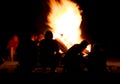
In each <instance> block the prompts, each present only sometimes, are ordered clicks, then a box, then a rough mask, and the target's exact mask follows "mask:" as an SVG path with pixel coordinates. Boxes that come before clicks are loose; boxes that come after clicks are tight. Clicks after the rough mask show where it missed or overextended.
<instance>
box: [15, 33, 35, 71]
mask: <svg viewBox="0 0 120 84" xmlns="http://www.w3.org/2000/svg"><path fill="white" fill-rule="evenodd" d="M18 53H19V56H18V58H17V59H18V61H19V64H20V67H19V71H20V72H25V73H29V72H30V73H31V72H32V71H33V70H34V68H35V65H36V59H37V57H36V56H37V45H36V43H35V39H34V40H33V39H32V37H31V34H30V35H27V36H24V37H23V38H22V39H21V42H20V45H19V48H18Z"/></svg>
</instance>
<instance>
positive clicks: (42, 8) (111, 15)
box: [0, 0, 120, 57]
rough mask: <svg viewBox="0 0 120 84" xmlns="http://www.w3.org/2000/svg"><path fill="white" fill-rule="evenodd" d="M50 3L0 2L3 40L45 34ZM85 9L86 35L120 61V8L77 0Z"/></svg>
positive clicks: (97, 0)
mask: <svg viewBox="0 0 120 84" xmlns="http://www.w3.org/2000/svg"><path fill="white" fill-rule="evenodd" d="M46 1H47V0H4V1H1V3H0V4H1V7H0V9H1V10H0V11H1V16H0V18H1V19H0V20H1V25H0V27H1V28H0V37H1V38H3V37H4V38H3V39H5V38H9V36H10V35H12V34H14V33H17V34H19V35H22V34H24V33H25V34H27V33H28V32H33V31H36V30H38V27H39V29H41V30H43V29H44V28H45V27H47V26H46V25H45V22H46V15H47V13H48V11H49V7H48V6H47V3H46ZM75 2H76V3H78V4H79V5H80V7H81V8H82V9H83V11H84V14H85V16H86V18H87V23H85V24H87V29H86V30H85V32H86V33H87V34H88V35H89V36H90V37H91V38H92V39H91V40H92V41H98V42H100V43H101V44H103V46H104V48H105V49H106V50H107V52H108V53H109V54H110V55H111V56H113V57H120V53H119V50H120V49H119V47H120V44H119V43H120V41H119V35H120V33H119V27H120V26H119V23H118V22H119V17H120V16H119V13H118V12H119V11H118V10H119V7H118V6H119V4H117V3H118V2H115V0H114V2H113V0H112V1H109V2H104V0H75ZM38 23H39V24H38Z"/></svg>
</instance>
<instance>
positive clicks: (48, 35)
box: [45, 30, 53, 39]
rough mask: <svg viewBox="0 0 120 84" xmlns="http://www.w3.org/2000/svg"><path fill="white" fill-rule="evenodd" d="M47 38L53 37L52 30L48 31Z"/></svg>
mask: <svg viewBox="0 0 120 84" xmlns="http://www.w3.org/2000/svg"><path fill="white" fill-rule="evenodd" d="M45 39H53V33H52V32H51V31H50V30H48V31H46V33H45Z"/></svg>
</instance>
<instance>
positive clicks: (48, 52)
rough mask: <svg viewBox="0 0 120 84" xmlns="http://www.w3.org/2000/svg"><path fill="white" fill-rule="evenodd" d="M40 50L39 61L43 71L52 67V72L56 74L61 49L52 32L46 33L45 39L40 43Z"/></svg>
mask: <svg viewBox="0 0 120 84" xmlns="http://www.w3.org/2000/svg"><path fill="white" fill-rule="evenodd" d="M39 50H40V55H39V56H40V57H39V61H40V65H41V67H42V68H43V71H46V68H47V67H50V68H51V70H50V71H51V72H55V69H56V66H57V60H56V55H57V54H58V53H59V47H58V43H57V41H56V40H54V39H53V33H52V32H51V31H49V30H48V31H46V33H45V36H44V39H43V40H41V42H40V46H39Z"/></svg>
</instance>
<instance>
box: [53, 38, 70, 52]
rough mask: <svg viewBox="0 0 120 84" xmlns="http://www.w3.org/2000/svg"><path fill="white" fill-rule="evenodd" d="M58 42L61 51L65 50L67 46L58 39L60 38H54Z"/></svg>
mask: <svg viewBox="0 0 120 84" xmlns="http://www.w3.org/2000/svg"><path fill="white" fill-rule="evenodd" d="M55 40H56V41H57V42H58V46H59V48H60V49H61V51H62V52H63V53H65V52H67V50H68V48H67V46H66V45H65V44H64V43H63V42H62V41H61V40H60V39H58V38H57V39H55Z"/></svg>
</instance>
